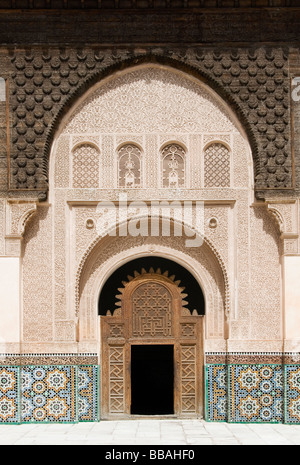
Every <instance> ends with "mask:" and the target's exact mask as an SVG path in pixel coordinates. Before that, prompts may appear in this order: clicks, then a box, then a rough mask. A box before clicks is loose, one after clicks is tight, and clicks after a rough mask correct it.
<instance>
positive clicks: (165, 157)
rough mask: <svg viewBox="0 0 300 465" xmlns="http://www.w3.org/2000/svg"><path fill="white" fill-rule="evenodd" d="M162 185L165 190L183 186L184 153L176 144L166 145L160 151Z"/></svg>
mask: <svg viewBox="0 0 300 465" xmlns="http://www.w3.org/2000/svg"><path fill="white" fill-rule="evenodd" d="M162 169H163V176H162V185H163V187H167V188H175V189H176V188H178V187H186V186H185V151H184V149H183V148H182V147H181V146H180V145H178V144H170V145H167V147H165V148H164V149H163V150H162Z"/></svg>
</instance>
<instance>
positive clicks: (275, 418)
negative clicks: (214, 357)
mask: <svg viewBox="0 0 300 465" xmlns="http://www.w3.org/2000/svg"><path fill="white" fill-rule="evenodd" d="M206 403H207V406H206V420H208V421H228V422H233V423H253V422H255V423H258V422H259V423H291V424H299V423H300V365H296V364H290V365H282V364H259V363H257V364H244V363H243V364H230V365H229V364H224V363H223V364H210V365H206Z"/></svg>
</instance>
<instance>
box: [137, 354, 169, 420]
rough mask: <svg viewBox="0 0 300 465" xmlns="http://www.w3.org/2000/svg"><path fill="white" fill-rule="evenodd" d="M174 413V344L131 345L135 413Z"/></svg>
mask: <svg viewBox="0 0 300 465" xmlns="http://www.w3.org/2000/svg"><path fill="white" fill-rule="evenodd" d="M173 413H174V346H172V345H132V346H131V414H133V415H170V414H173Z"/></svg>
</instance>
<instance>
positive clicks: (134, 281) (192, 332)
mask: <svg viewBox="0 0 300 465" xmlns="http://www.w3.org/2000/svg"><path fill="white" fill-rule="evenodd" d="M179 284H180V283H179V282H178V281H175V278H174V276H171V277H169V276H168V273H164V274H163V275H162V274H161V273H160V271H159V270H158V271H157V272H154V270H150V272H146V271H144V270H143V272H142V273H141V274H139V273H135V277H129V281H128V282H127V283H124V287H123V288H121V289H119V291H120V294H119V295H118V296H116V297H117V299H118V301H117V304H116V305H117V309H116V310H115V311H114V312H113V315H111V314H110V312H109V313H108V314H107V316H105V317H101V338H102V354H101V365H102V386H101V388H102V389H101V392H102V402H101V404H102V409H101V410H102V412H101V416H102V418H109V417H112V416H116V415H118V416H129V415H130V414H131V346H133V345H156V346H157V345H158V346H159V345H166V344H167V345H173V346H174V413H175V414H176V415H183V416H184V415H189V416H191V415H201V414H202V403H203V392H202V391H203V361H202V320H203V318H202V317H200V316H198V315H192V314H191V312H190V311H189V310H188V308H186V305H187V304H188V303H187V302H186V301H185V300H184V299H185V297H186V294H184V293H183V291H184V289H183V288H180V287H179ZM146 401H147V399H145V402H146Z"/></svg>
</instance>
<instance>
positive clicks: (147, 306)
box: [131, 282, 173, 337]
mask: <svg viewBox="0 0 300 465" xmlns="http://www.w3.org/2000/svg"><path fill="white" fill-rule="evenodd" d="M131 302H132V335H133V337H168V336H172V330H173V324H172V296H171V294H170V293H169V291H168V289H166V288H165V287H164V286H163V285H161V284H159V283H155V282H146V283H144V284H141V285H140V286H139V287H138V288H137V289H136V290H135V291H134V293H133V294H132V298H131Z"/></svg>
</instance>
